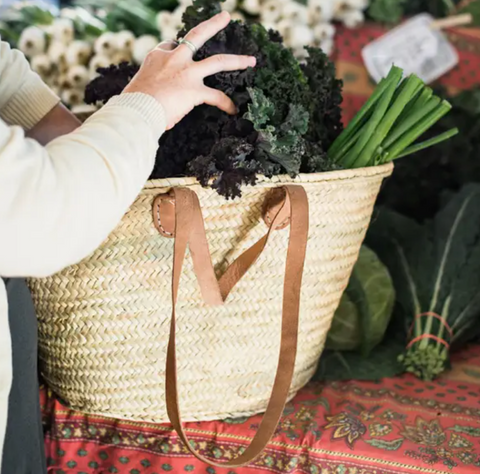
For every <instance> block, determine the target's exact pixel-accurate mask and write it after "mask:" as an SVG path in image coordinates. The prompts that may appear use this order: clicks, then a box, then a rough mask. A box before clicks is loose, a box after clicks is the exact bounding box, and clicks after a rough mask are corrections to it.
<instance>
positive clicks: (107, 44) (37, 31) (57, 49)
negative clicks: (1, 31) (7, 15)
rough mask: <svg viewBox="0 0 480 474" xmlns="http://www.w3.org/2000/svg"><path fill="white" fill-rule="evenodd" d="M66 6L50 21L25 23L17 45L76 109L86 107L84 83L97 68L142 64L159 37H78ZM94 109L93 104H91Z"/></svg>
mask: <svg viewBox="0 0 480 474" xmlns="http://www.w3.org/2000/svg"><path fill="white" fill-rule="evenodd" d="M70 13H71V11H70V10H69V9H65V10H62V12H61V16H60V17H58V18H54V19H52V21H51V23H50V24H46V25H38V26H28V27H27V28H25V29H24V30H23V31H22V32H21V34H20V36H19V39H18V42H17V44H16V46H17V47H18V48H19V49H20V50H21V51H22V52H23V53H24V54H25V55H26V56H27V58H28V59H29V60H30V64H31V66H32V69H33V70H34V71H36V72H37V73H38V74H39V75H40V76H41V78H42V79H43V80H44V81H45V82H46V83H47V84H48V85H49V86H50V87H51V88H52V90H53V91H54V92H56V93H57V94H58V95H59V96H60V97H61V99H62V101H63V102H64V103H65V104H66V105H68V106H70V107H72V108H73V109H75V110H78V109H79V108H81V109H82V110H85V105H82V104H84V100H83V99H84V90H85V86H86V85H87V84H88V83H89V82H90V81H91V80H92V79H93V78H94V77H95V76H96V75H97V72H96V71H97V69H98V68H101V67H106V66H109V65H111V64H120V63H122V62H128V63H135V64H141V63H142V61H143V60H144V58H145V57H146V55H147V54H148V53H149V52H150V51H151V50H152V49H153V48H155V46H156V45H157V44H158V42H159V37H158V36H154V35H142V36H140V37H135V35H134V33H132V32H131V31H127V30H124V31H119V32H116V33H114V32H110V31H105V32H101V30H100V31H99V33H100V34H99V35H98V36H97V37H92V36H90V37H84V38H82V39H79V35H78V34H77V29H76V24H75V21H74V20H73V19H72V18H71V15H70ZM90 108H91V109H93V107H90Z"/></svg>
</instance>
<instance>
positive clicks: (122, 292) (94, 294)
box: [30, 174, 384, 422]
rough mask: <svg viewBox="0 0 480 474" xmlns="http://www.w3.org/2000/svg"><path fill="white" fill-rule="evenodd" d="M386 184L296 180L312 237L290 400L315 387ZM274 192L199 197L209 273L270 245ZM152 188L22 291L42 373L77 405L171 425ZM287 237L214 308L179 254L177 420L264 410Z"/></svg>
mask: <svg viewBox="0 0 480 474" xmlns="http://www.w3.org/2000/svg"><path fill="white" fill-rule="evenodd" d="M383 177H384V176H383V175H381V174H379V175H376V176H369V177H362V176H359V177H358V178H353V179H348V180H336V181H335V180H333V181H332V180H331V181H322V180H319V181H318V182H308V183H303V186H304V188H305V190H306V191H307V195H308V198H309V207H310V231H309V240H308V247H307V258H306V264H305V272H304V277H303V285H302V298H301V314H300V336H299V347H298V353H297V360H296V369H295V377H294V381H293V384H292V389H291V396H293V395H294V394H295V392H296V391H297V390H299V389H300V388H301V387H302V386H303V385H305V384H306V383H307V382H308V380H309V379H310V377H311V376H312V374H313V372H314V370H315V368H316V364H317V362H318V359H319V357H320V354H321V351H322V350H323V345H324V342H325V338H326V333H327V331H328V329H329V327H330V324H331V320H332V317H333V314H334V311H335V309H336V307H337V305H338V303H339V300H340V297H341V294H342V292H343V290H344V288H345V287H346V284H347V282H348V278H349V276H350V273H351V270H352V267H353V264H354V262H355V260H356V258H357V256H358V252H359V248H360V245H361V243H362V241H363V238H364V235H365V232H366V229H367V226H368V223H369V221H370V217H371V213H372V208H373V205H374V202H375V199H376V196H377V193H378V190H379V187H380V184H381V181H382V179H383ZM270 187H271V186H270V185H268V184H265V185H260V186H255V187H248V188H246V189H245V190H244V193H243V196H242V199H241V200H240V201H238V200H237V201H225V200H224V199H223V198H221V197H220V196H218V195H217V194H216V192H214V191H212V190H211V189H205V188H201V187H199V186H193V187H192V188H193V189H194V190H195V191H196V193H197V195H198V196H199V199H200V202H201V206H202V211H203V215H204V219H205V227H206V232H207V238H208V241H209V245H210V251H211V255H212V260H213V263H214V266H215V269H216V271H217V272H218V273H219V274H221V273H222V272H223V271H224V270H225V268H226V266H227V265H228V264H230V263H231V262H232V261H233V260H234V259H235V258H236V257H238V256H239V255H240V254H241V253H242V252H243V251H244V250H246V249H247V248H249V247H250V246H251V245H252V244H253V243H255V242H256V241H257V240H258V239H259V238H260V237H262V236H263V235H264V234H265V231H266V226H265V224H264V222H263V220H262V218H261V215H262V206H263V202H264V199H265V197H266V195H267V193H268V192H269V190H270ZM160 191H161V190H158V189H150V190H149V191H148V192H145V193H143V194H142V195H141V196H140V197H139V198H138V199H137V201H136V202H135V203H134V205H133V206H132V208H131V209H130V211H129V212H128V214H127V215H126V216H125V218H124V219H123V220H122V222H121V224H120V225H119V226H118V227H117V229H115V231H114V232H113V233H112V234H111V235H110V237H109V238H108V239H107V241H106V242H104V244H103V245H102V246H101V247H100V248H99V249H98V250H97V251H96V252H95V253H94V254H93V255H92V256H91V257H89V258H88V259H86V260H84V261H83V262H81V263H80V264H78V265H74V266H72V267H70V268H68V269H66V270H65V271H63V272H61V273H60V274H57V275H55V276H53V277H51V278H47V279H42V280H32V281H31V282H30V285H31V288H32V292H33V295H34V301H35V304H36V307H37V311H38V317H39V321H40V357H41V365H42V372H43V373H44V376H45V378H46V380H47V381H48V383H49V385H50V386H51V387H52V388H53V389H54V391H55V392H57V393H58V395H59V396H60V397H62V398H63V399H64V400H66V401H67V402H68V403H69V405H70V406H72V408H75V409H78V410H83V411H86V412H90V413H98V414H104V415H108V416H114V417H119V418H127V419H138V420H147V421H155V422H163V421H167V417H166V407H165V393H164V391H165V385H164V375H165V354H166V345H167V339H168V331H169V320H170V313H171V302H170V298H171V264H172V251H173V240H170V239H166V238H164V237H161V236H159V234H158V232H157V231H156V230H155V229H154V226H153V224H152V218H151V206H152V202H153V199H154V197H155V196H156V195H157V194H158V193H159V192H160ZM287 244H288V229H285V230H282V231H277V232H274V234H273V235H272V238H271V241H270V242H269V244H268V246H267V248H266V250H265V251H264V253H263V254H262V255H261V257H260V258H259V260H258V261H257V262H256V263H255V265H254V266H253V267H252V268H251V269H250V271H249V272H248V273H247V275H246V276H245V277H244V278H243V279H242V280H241V281H240V282H239V283H238V285H237V286H236V288H235V289H234V291H233V292H232V294H231V295H230V296H229V298H228V300H227V303H226V304H225V305H224V306H222V307H208V306H206V305H205V304H204V303H203V301H202V299H201V295H200V292H199V288H198V283H197V281H196V278H195V275H194V272H193V266H192V261H191V259H190V256H189V255H187V258H186V261H185V266H184V270H183V273H182V277H181V284H180V294H179V301H178V311H177V314H178V315H177V318H178V328H177V331H178V336H177V359H178V374H179V395H180V402H181V408H182V413H183V415H184V418H185V420H209V419H219V418H226V417H234V416H243V415H249V414H253V413H258V412H261V411H264V410H265V407H266V404H267V401H268V397H269V396H270V392H271V388H272V384H273V379H274V375H275V371H276V366H277V361H278V353H279V343H280V322H281V309H282V294H283V279H284V272H285V260H286V249H287Z"/></svg>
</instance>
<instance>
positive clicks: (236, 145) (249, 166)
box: [187, 137, 262, 198]
mask: <svg viewBox="0 0 480 474" xmlns="http://www.w3.org/2000/svg"><path fill="white" fill-rule="evenodd" d="M253 150H254V147H253V145H251V144H250V143H248V142H247V141H246V140H245V139H242V138H235V137H227V138H222V139H221V140H220V141H219V142H217V143H215V144H214V145H213V147H212V150H211V152H210V155H208V156H199V157H197V158H195V159H194V160H192V161H190V162H189V164H188V168H187V169H188V171H189V172H190V173H191V174H192V175H193V176H196V177H197V178H198V180H199V181H200V184H202V186H207V185H208V184H209V183H210V181H211V180H213V183H212V187H213V188H214V189H216V190H217V191H218V192H219V194H221V195H223V196H225V197H226V198H236V197H240V195H241V191H240V189H241V186H242V184H251V185H254V184H255V182H256V175H257V174H258V173H261V172H262V167H261V165H260V163H258V162H257V161H255V160H252V159H249V155H251V154H252V153H253Z"/></svg>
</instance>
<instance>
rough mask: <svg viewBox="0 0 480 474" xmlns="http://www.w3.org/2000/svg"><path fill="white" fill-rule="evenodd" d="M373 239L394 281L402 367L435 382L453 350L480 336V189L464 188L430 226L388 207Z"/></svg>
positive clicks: (475, 186)
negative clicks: (404, 339) (403, 344)
mask: <svg viewBox="0 0 480 474" xmlns="http://www.w3.org/2000/svg"><path fill="white" fill-rule="evenodd" d="M366 242H367V244H368V245H369V246H370V247H371V248H372V249H373V250H374V251H375V252H376V253H377V255H378V256H379V257H380V259H381V260H382V261H383V263H384V264H385V265H386V266H387V268H388V269H389V271H390V274H391V276H392V278H393V282H394V285H395V291H396V294H397V308H396V316H397V317H398V318H399V320H401V322H402V323H403V328H404V331H405V333H406V336H407V350H406V352H405V353H404V354H403V355H402V357H401V362H402V364H403V366H404V368H405V370H406V371H408V372H411V373H414V374H415V375H417V376H418V377H420V378H422V379H424V380H431V379H433V378H435V377H436V376H438V375H439V374H440V373H442V372H443V371H444V370H445V368H447V367H448V365H449V350H450V348H451V347H455V346H459V345H461V344H463V343H465V342H468V341H470V340H472V339H473V338H475V337H476V336H478V334H480V185H478V184H469V185H466V186H465V187H463V188H462V189H461V190H460V191H459V192H458V193H457V194H454V195H453V196H452V197H451V198H450V200H449V201H448V203H447V205H446V206H445V207H444V208H443V209H442V210H441V211H440V212H439V213H438V214H437V215H436V216H435V218H434V219H433V221H428V222H426V223H425V224H424V225H420V224H418V223H417V222H415V221H413V220H411V219H409V218H406V217H404V216H402V215H400V214H398V213H396V212H394V211H391V210H388V209H382V210H381V211H380V213H379V215H378V216H377V217H376V218H375V219H374V220H373V222H372V224H371V226H370V229H369V231H368V234H367V240H366Z"/></svg>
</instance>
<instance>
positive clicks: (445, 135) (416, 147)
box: [395, 128, 459, 159]
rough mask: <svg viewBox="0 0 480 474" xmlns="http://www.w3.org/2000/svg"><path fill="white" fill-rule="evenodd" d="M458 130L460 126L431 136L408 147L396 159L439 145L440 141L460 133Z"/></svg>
mask: <svg viewBox="0 0 480 474" xmlns="http://www.w3.org/2000/svg"><path fill="white" fill-rule="evenodd" d="M458 132H459V130H458V128H452V129H451V130H448V131H447V132H444V133H441V134H440V135H437V136H436V137H434V138H430V139H429V140H425V141H424V142H421V143H417V144H416V145H413V146H411V147H409V148H407V149H406V150H405V151H403V152H402V153H401V154H400V155H398V156H397V157H396V158H395V159H398V158H403V157H405V156H408V155H412V154H413V153H418V152H419V151H421V150H424V149H425V148H429V147H431V146H433V145H438V144H439V143H442V142H443V141H445V140H448V139H449V138H452V137H454V136H455V135H457V134H458Z"/></svg>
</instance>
